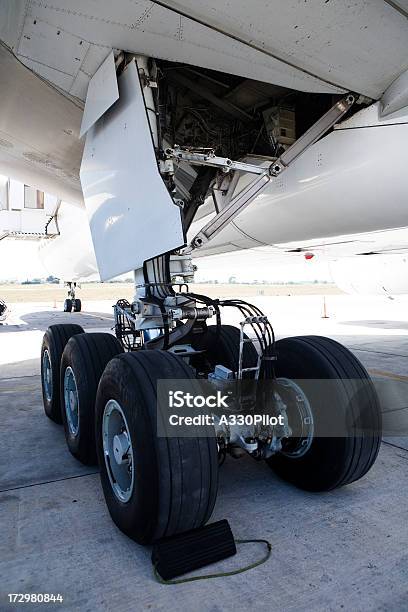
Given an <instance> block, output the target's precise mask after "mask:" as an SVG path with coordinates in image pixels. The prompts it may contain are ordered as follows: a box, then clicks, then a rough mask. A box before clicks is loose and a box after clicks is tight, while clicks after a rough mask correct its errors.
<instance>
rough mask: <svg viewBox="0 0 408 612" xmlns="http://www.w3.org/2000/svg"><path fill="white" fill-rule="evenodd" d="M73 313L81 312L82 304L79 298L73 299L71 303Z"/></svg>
mask: <svg viewBox="0 0 408 612" xmlns="http://www.w3.org/2000/svg"><path fill="white" fill-rule="evenodd" d="M73 307H74V312H81V310H82V302H81V300H80V299H79V298H75V300H74V301H73Z"/></svg>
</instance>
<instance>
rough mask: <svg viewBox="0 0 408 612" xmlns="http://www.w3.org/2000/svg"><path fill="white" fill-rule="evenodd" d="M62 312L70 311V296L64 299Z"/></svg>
mask: <svg viewBox="0 0 408 612" xmlns="http://www.w3.org/2000/svg"><path fill="white" fill-rule="evenodd" d="M64 312H72V300H71V299H70V298H67V299H66V300H65V301H64Z"/></svg>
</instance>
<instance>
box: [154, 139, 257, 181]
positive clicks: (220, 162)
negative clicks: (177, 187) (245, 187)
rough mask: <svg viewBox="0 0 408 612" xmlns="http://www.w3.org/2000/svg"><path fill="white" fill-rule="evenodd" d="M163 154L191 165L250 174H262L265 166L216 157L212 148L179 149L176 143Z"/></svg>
mask: <svg viewBox="0 0 408 612" xmlns="http://www.w3.org/2000/svg"><path fill="white" fill-rule="evenodd" d="M165 155H166V158H167V159H178V160H179V161H185V162H187V163H189V164H191V165H192V166H210V167H212V168H219V169H220V170H221V171H222V172H225V173H227V172H231V171H232V170H236V171H238V172H248V173H250V174H263V173H264V172H265V168H260V167H259V166H255V165H254V164H246V163H245V162H240V161H233V160H232V159H229V158H228V157H218V156H217V155H215V153H214V151H213V150H212V149H208V151H207V152H206V153H200V152H198V151H191V150H189V149H181V148H180V147H178V146H177V145H176V146H175V147H174V148H173V149H166V150H165Z"/></svg>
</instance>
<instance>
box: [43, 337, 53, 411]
mask: <svg viewBox="0 0 408 612" xmlns="http://www.w3.org/2000/svg"><path fill="white" fill-rule="evenodd" d="M42 365H43V386H44V393H45V397H46V398H47V401H49V402H50V401H51V400H52V368H51V359H50V354H49V352H48V350H47V349H46V350H45V351H44V354H43V363H42Z"/></svg>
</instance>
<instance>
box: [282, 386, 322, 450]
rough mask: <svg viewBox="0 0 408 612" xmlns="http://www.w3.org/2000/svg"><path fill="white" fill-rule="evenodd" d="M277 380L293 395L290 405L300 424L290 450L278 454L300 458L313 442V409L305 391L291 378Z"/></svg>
mask: <svg viewBox="0 0 408 612" xmlns="http://www.w3.org/2000/svg"><path fill="white" fill-rule="evenodd" d="M277 382H278V384H280V385H282V386H284V387H285V389H286V390H289V391H290V392H291V395H292V397H293V402H292V403H291V407H294V408H295V410H296V411H297V418H298V419H299V422H300V424H301V431H300V436H299V437H298V438H296V443H295V444H294V446H293V447H292V448H290V450H289V449H286V450H281V451H280V454H281V455H284V456H285V457H288V458H289V459H300V458H301V457H303V456H304V455H305V454H306V453H307V452H308V451H309V449H310V447H311V445H312V442H313V437H314V429H315V428H314V420H313V411H312V408H311V406H310V402H309V400H308V399H307V397H306V394H305V392H304V391H303V389H302V388H301V387H299V385H297V384H296V383H295V382H294V381H293V380H290V379H289V378H278V379H277ZM289 426H290V422H289Z"/></svg>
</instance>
